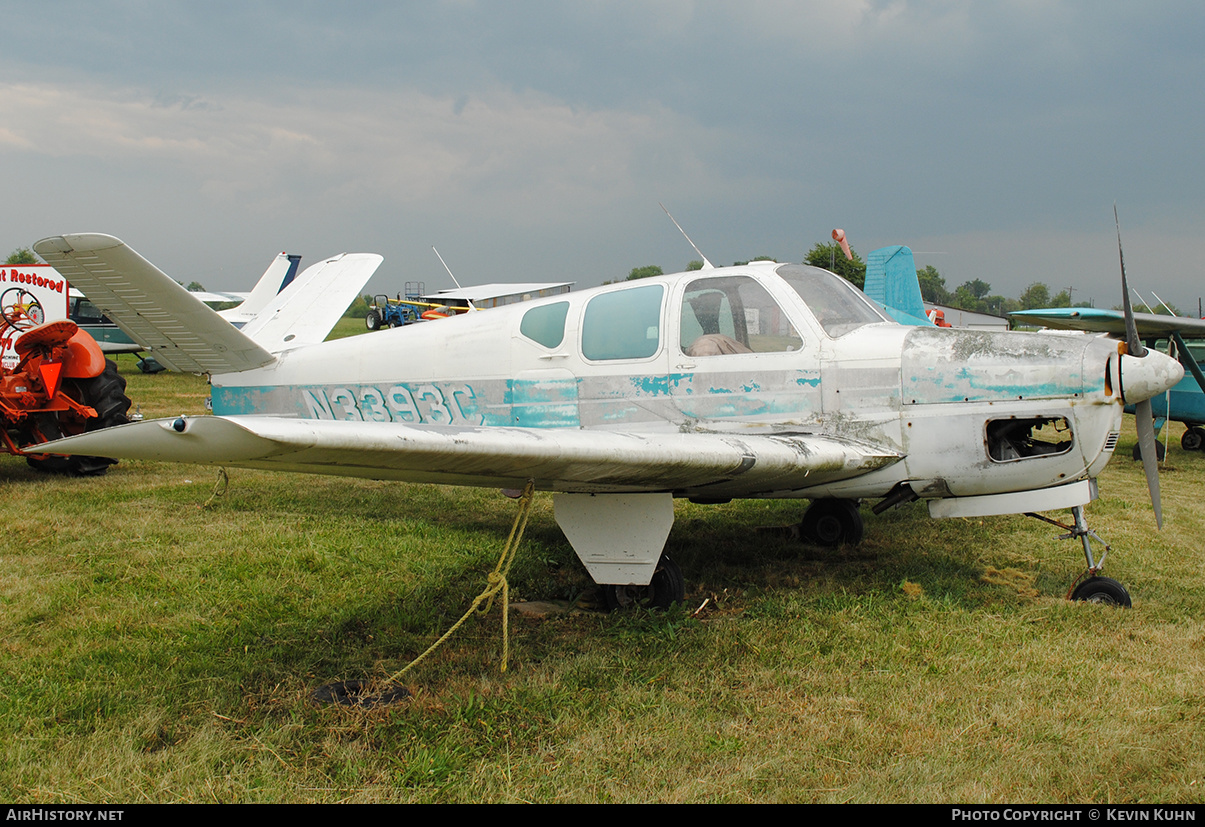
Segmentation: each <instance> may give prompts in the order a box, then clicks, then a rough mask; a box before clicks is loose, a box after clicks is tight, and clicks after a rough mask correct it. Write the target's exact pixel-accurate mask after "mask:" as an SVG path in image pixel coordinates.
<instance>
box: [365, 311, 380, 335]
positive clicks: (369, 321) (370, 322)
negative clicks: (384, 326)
mask: <svg viewBox="0 0 1205 827" xmlns="http://www.w3.org/2000/svg"><path fill="white" fill-rule="evenodd" d="M364 326H365V327H367V328H368V329H369V330H380V329H381V316H380V314H379V313H377V311H375V310H369V311H368V315H367V316H365V317H364Z"/></svg>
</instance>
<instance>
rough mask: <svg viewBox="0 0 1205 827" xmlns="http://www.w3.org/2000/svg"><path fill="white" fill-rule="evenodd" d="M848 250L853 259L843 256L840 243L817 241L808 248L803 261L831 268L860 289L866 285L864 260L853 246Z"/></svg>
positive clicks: (826, 268) (814, 265) (827, 268)
mask: <svg viewBox="0 0 1205 827" xmlns="http://www.w3.org/2000/svg"><path fill="white" fill-rule="evenodd" d="M849 251H850V252H851V253H853V257H854V258H853V261H850V260H849V259H847V258H846V257H845V253H844V252H842V251H841V245H839V244H825V243H823V242H818V243H817V244H816V246H815V247H813V248H812V249H810V250H808V254H807V257H806V258H804V260H803V263H804V264H810V265H812V266H813V267H823V268H824V269H825V270H832V271H833V272H834V273H836V274H837V275H838V276H841V277H842V278H844V279H845V280H846V281H848V282H850V283H851V284H852V285H853V286H854V287H856V288H858V289H859V290H861V289H862V288H863V287H864V286H865V285H866V262H864V261H862V257H861V256H859V255H858V252H857V250H855V249H854V248H853V247H850V248H849Z"/></svg>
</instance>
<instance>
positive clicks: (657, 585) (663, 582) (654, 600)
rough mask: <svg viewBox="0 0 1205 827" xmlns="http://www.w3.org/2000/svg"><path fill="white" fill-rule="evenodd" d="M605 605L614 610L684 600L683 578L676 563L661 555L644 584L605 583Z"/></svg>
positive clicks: (660, 606)
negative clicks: (647, 582) (649, 578)
mask: <svg viewBox="0 0 1205 827" xmlns="http://www.w3.org/2000/svg"><path fill="white" fill-rule="evenodd" d="M603 593H604V595H605V596H606V598H607V608H608V609H609V610H610V611H612V612H613V611H615V610H617V609H634V608H644V609H668V608H669V607H670V606H672V605H673V604H675V603H681V602H682V601H683V600H685V599H686V581H685V580H683V579H682V569H680V568H678V564H677V563H675V562H674V561H673V560H671V559H670V558H669V556H668V555H666V554H662V555H661V559H660V560H659V561H658V562H657V571H655V572H654V573H653V579H652V581H651V582H650V583H649V584H648V585H647V586H615V585H604V586H603Z"/></svg>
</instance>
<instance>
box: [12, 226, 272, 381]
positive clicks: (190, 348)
mask: <svg viewBox="0 0 1205 827" xmlns="http://www.w3.org/2000/svg"><path fill="white" fill-rule="evenodd" d="M33 248H34V250H35V251H36V252H37V253H38V255H40V256H41V257H42V258H43V259H45V260H46V262H48V263H49V264H53V265H54V267H55V269H57V270H58V271H59V273H61V274H62V275H63V276H64V277H65V278H66V279H67V281H68V282H70V284H71V285H72V286H73V287H76V288H78V289H80V290H82V291H83V293H84V295H86V296H87V297H88V298H89V299H90V300H91V301H92V303H93V304H94V305H96V306H97V307H98V308H100V310H101V312H103V313H104V314H105V315H106V316H108V317H109V318H110V319H112V320H113V321H114V322H115V323H116V324H117V326H118V327H120V328H121V329H122V330H124V331H125V332H126V333H127V334H128V335H129V337H130V338H131V339H133V340H134V341H135V342H138V343H139V344H141V345H143V346H144V347H145V349H146V350H148V351H150V352H151V353H152V354H153V355H154V356H155V358H156V359H157V360H159V361H160V362H162V363H163V364H165V365H167V366H168V367H170V368H172V369H174V370H178V371H182V372H185V373H209V374H216V373H234V372H237V371H241V370H249V369H251V368H257V367H262V366H264V365H266V364H269V363H271V362H273V361H275V359H276V357H275V356H274V355H273V354H271V353H269V352H268V351H267V350H265V349H264V348H262V347H260V346H259V345H258V344H256V343H255V342H254V341H253V340H252V339H250V338H249V337H248V336H246V335H244V334H243V333H242V332H241V331H239V330H236V329H235V328H234V327H232V326H231V325H230V323H229V322H227V321H226V320H225V319H223V318H222V317H221V316H219V315H218V314H217V312H215V311H214V310H212V309H211V308H209V307H208V306H207V305H205V303H204V302H202V301H201V300H200V299H198V298H197V297H196V296H194V295H193V294H192V293H189V292H188V291H187V290H185V289H184V288H183V287H181V286H180V285H179V284H177V283H176V282H175V281H174V280H173V279H172V278H171V277H170V276H167V275H166V274H164V273H163V272H162V271H161V270H159V268H157V267H156V266H155V265H153V264H151V263H150V262H149V261H147V260H146V259H144V258H143V257H142V256H140V255H138V253H136V252H134V250H132V249H131V248H130V247H128V246H127V245H126V244H125V242H123V241H122V240H121V239H118V238H114V237H113V236H111V235H101V234H99V233H82V234H76V235H63V236H54V237H52V238H44V239H42V240H41V241H39V242H37V243H36V244H34V245H33Z"/></svg>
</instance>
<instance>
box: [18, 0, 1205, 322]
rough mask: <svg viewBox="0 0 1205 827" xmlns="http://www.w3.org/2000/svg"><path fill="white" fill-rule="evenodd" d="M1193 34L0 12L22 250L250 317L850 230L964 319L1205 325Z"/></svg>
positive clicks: (738, 17) (685, 20)
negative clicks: (325, 298)
mask: <svg viewBox="0 0 1205 827" xmlns="http://www.w3.org/2000/svg"><path fill="white" fill-rule="evenodd" d="M1202 8H1203V7H1202V6H1201V4H1200V3H1199V2H1196V0H1184V2H1162V3H1160V2H1154V3H1135V2H1114V1H1113V0H1092V1H1091V2H1088V1H1087V0H1086V1H1085V2H1075V3H1060V2H1057V1H1056V0H1035V2H1008V1H1007V0H994V1H993V2H987V1H986V0H984V1H983V2H975V1H974V0H950V2H942V1H941V0H929V1H922V2H858V1H857V0H815V1H814V2H813V1H812V0H794V2H786V0H777V1H774V2H770V1H767V2H756V0H744V1H743V2H740V3H728V2H718V1H717V2H690V1H689V0H667V1H666V2H655V3H654V2H594V1H592V0H572V1H571V2H535V1H534V0H533V2H519V1H518V0H515V1H514V2H500V0H492V1H491V2H484V1H482V2H474V1H473V0H447V1H446V2H406V3H402V2H394V3H368V2H362V3H357V2H341V3H318V2H297V0H293V2H280V3H276V2H263V3H254V2H230V3H224V2H213V1H212V0H209V1H207V2H191V3H185V2H178V3H173V2H165V0H155V1H154V2H151V1H150V0H144V1H143V2H97V1H96V0H89V1H88V2H53V3H32V2H30V3H15V2H0V11H2V12H3V19H4V22H5V28H6V31H7V37H6V38H5V43H4V46H3V48H0V111H3V113H4V118H3V121H2V122H0V152H2V153H3V162H4V170H5V172H6V176H5V177H6V179H7V182H6V183H7V186H6V188H5V189H6V192H5V194H4V197H3V202H2V206H0V211H2V216H3V221H2V222H0V228H2V229H3V237H2V238H0V247H3V251H7V250H11V249H13V248H15V247H18V246H28V245H31V244H32V243H33V242H34V241H36V240H37V239H39V238H42V237H44V236H48V235H57V234H61V233H64V232H103V233H109V234H112V235H115V236H118V237H119V238H122V239H124V240H125V241H126V242H127V243H129V244H130V245H131V246H132V247H134V248H135V249H136V250H138V251H139V252H140V253H142V254H143V255H144V256H145V257H147V258H148V259H150V260H151V261H153V262H155V263H156V264H157V265H159V267H160V268H161V269H163V270H164V271H165V272H167V273H169V274H170V275H172V276H173V277H175V278H177V279H179V280H181V281H183V282H185V283H187V282H189V281H191V280H194V279H195V280H198V281H200V282H202V283H203V284H204V285H205V286H206V287H207V288H209V289H249V287H250V286H251V284H252V283H253V281H254V280H255V278H257V277H258V275H259V274H260V273H261V272H262V271H263V269H264V268H265V267H266V266H267V265H268V262H269V261H270V260H271V258H272V257H273V255H275V254H276V253H278V252H280V251H288V252H293V253H301V254H302V255H303V256H304V257H305V258H304V259H303V263H306V262H310V263H312V262H314V261H316V260H318V259H319V258H321V257H324V256H327V255H332V254H335V253H338V252H343V251H353V252H376V253H381V254H382V255H384V256H385V263H384V264H383V265H382V266H381V269H380V270H379V271H378V275H377V276H376V277H375V278H374V280H373V282H372V283H371V287H372V288H374V289H379V290H387V291H389V292H395V291H397V290H400V289H401V288H402V286H403V283H404V282H406V281H415V280H422V281H425V282H426V283H427V286H428V288H429V289H435V288H438V287H445V286H451V282H450V280H449V279H448V277H447V276H446V274H444V272H443V269H442V267H441V266H440V264H439V261H438V259H437V258H436V257H435V255H434V254H433V253H432V252H431V247H432V245H434V246H436V247H438V248H439V251H440V252H441V253H442V254H443V256H444V258H445V259H446V260H447V262H448V264H449V265H450V266H451V267H452V269H453V271H454V272H455V273H456V274H457V277H458V278H459V279H460V281H461V282H462V283H465V284H479V283H483V282H491V281H533V280H538V281H554V280H572V281H576V282H577V283H578V285H579V287H587V286H593V285H596V284H599V283H601V282H602V281H603V280H604V279H615V278H622V277H624V276H626V275H627V273H628V271H629V270H630V269H631V268H632V267H635V266H641V265H646V264H659V265H661V266H662V267H663V268H665V270H666V271H667V272H670V271H674V270H680V269H682V268H683V267H684V266H685V265H686V263H687V262H688V261H689V260H691V259H692V258H695V254H694V252H693V251H692V250H691V249H690V247H689V246H688V245H687V244H686V242H685V240H683V239H682V237H681V236H680V235H679V234H678V232H677V230H675V229H674V227H673V225H672V224H671V223H670V222H669V220H668V219H666V218H665V216H664V214H663V213H662V212H661V208H660V207H659V206H658V201H661V202H664V203H665V205H666V206H667V207H668V208H669V209H670V211H671V212H673V214H674V216H675V217H676V218H677V219H678V221H679V222H680V223H681V224H682V225H683V227H684V228H685V229H686V231H687V232H688V233H689V234H690V235H691V237H692V238H693V239H694V241H695V243H696V244H698V245H699V247H700V248H701V249H702V251H703V252H704V253H705V254H706V255H707V257H708V258H709V259H710V260H711V261H713V262H714V263H715V264H717V265H723V264H729V263H731V262H732V261H734V260H738V259H748V258H751V257H753V256H757V255H770V256H774V257H776V258H778V259H779V260H780V261H799V260H801V259H802V257H803V255H804V254H805V253H806V252H807V250H808V249H810V248H811V247H812V246H813V245H814V244H815V243H816V242H818V241H823V240H827V238H828V234H829V232H830V231H831V230H832V229H833V228H834V227H842V228H844V229H845V230H846V232H847V234H848V236H849V238H850V240H851V241H852V243H853V245H854V247H855V249H857V250H858V251H859V253H861V254H862V255H863V257H865V254H866V253H868V252H870V251H871V250H872V249H875V248H876V247H881V246H885V245H887V244H907V245H909V246H911V247H912V248H913V250H915V251H917V256H916V258H917V263H918V265H920V266H923V265H925V264H932V265H933V266H935V267H937V268H938V270H940V271H941V273H942V274H943V275H944V276H945V279H946V284H947V286H948V287H950V288H951V289H952V288H954V287H956V286H957V285H959V284H961V283H963V282H965V281H968V280H970V279H975V278H979V279H983V280H984V281H987V282H989V283H990V284H991V285H992V288H993V292H996V293H1001V294H1004V295H1008V296H1014V297H1015V296H1017V295H1018V294H1020V292H1021V291H1022V290H1023V289H1024V288H1025V286H1026V285H1028V284H1029V283H1031V282H1033V281H1043V282H1046V283H1047V284H1048V285H1050V286H1051V287H1052V288H1054V289H1055V290H1057V289H1060V288H1063V287H1069V286H1073V287H1074V288H1075V293H1074V298H1075V299H1076V300H1080V299H1088V298H1092V299H1094V300H1095V302H1096V304H1097V305H1098V306H1106V307H1107V306H1112V305H1114V304H1116V303H1118V302H1119V301H1120V291H1119V286H1118V282H1119V278H1118V266H1117V250H1116V236H1115V232H1114V227H1113V203H1114V201H1116V202H1117V205H1118V210H1119V212H1120V214H1121V227H1122V234H1123V241H1124V243H1125V252H1126V265H1127V268H1128V272H1129V276H1130V283H1131V285H1132V286H1134V287H1135V288H1137V289H1139V290H1140V291H1142V292H1143V293H1144V294H1146V295H1148V296H1149V293H1150V290H1152V289H1154V290H1155V292H1157V293H1159V295H1161V296H1162V297H1163V298H1164V299H1165V300H1167V301H1170V302H1174V303H1176V304H1177V305H1179V307H1180V309H1182V310H1184V311H1191V312H1195V311H1196V307H1197V299H1198V297H1199V296H1201V295H1203V294H1205V284H1203V283H1202V267H1203V262H1205V164H1202V163H1201V160H1200V157H1199V156H1200V153H1201V144H1202V134H1203V130H1202V120H1203V118H1205V107H1203V106H1202V96H1203V92H1202V88H1203V81H1205V72H1203V69H1205V11H1202Z"/></svg>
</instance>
